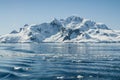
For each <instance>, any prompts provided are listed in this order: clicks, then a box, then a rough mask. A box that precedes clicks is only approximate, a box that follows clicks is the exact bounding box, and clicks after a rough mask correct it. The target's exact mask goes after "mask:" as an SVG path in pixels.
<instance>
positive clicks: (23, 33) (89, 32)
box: [0, 16, 120, 43]
mask: <svg viewBox="0 0 120 80" xmlns="http://www.w3.org/2000/svg"><path fill="white" fill-rule="evenodd" d="M0 42H5V43H15V42H20V43H24V42H120V32H118V31H115V30H112V29H110V28H109V27H107V26H106V25H105V24H102V23H97V22H95V21H92V20H89V19H84V18H81V17H77V16H70V17H68V18H66V19H60V20H57V19H54V20H53V21H51V22H50V23H42V24H35V25H28V24H25V25H24V27H23V28H20V30H19V31H16V30H13V31H12V32H11V33H9V34H6V35H1V36H0Z"/></svg>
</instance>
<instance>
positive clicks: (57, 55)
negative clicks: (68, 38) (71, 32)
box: [0, 43, 120, 80]
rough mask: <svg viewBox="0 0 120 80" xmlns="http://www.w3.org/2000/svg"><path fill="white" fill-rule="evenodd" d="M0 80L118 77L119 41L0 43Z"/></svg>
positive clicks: (115, 79)
mask: <svg viewBox="0 0 120 80" xmlns="http://www.w3.org/2000/svg"><path fill="white" fill-rule="evenodd" d="M0 80H120V43H91V44H90V43H40V44H37V43H30V44H29V43H25V44H20V43H16V44H3V43H1V44H0Z"/></svg>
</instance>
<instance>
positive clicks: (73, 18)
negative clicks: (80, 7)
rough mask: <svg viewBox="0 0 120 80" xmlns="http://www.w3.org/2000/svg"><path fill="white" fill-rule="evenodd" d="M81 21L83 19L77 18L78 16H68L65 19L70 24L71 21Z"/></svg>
mask: <svg viewBox="0 0 120 80" xmlns="http://www.w3.org/2000/svg"><path fill="white" fill-rule="evenodd" d="M82 20H83V18H81V17H78V16H70V17H68V18H66V21H67V22H71V21H77V22H81V21H82Z"/></svg>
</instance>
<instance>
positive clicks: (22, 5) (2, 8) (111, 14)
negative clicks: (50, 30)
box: [0, 0, 120, 34]
mask: <svg viewBox="0 0 120 80" xmlns="http://www.w3.org/2000/svg"><path fill="white" fill-rule="evenodd" d="M72 15H77V16H80V17H83V18H88V19H91V20H95V21H96V22H102V23H105V24H107V25H108V26H109V27H110V28H112V29H120V0H0V34H6V33H9V32H10V31H11V30H14V29H17V30H18V29H19V28H20V27H23V25H24V24H26V23H27V24H39V23H42V22H50V21H51V20H52V19H53V18H54V17H55V18H58V19H60V18H66V17H68V16H72Z"/></svg>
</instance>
